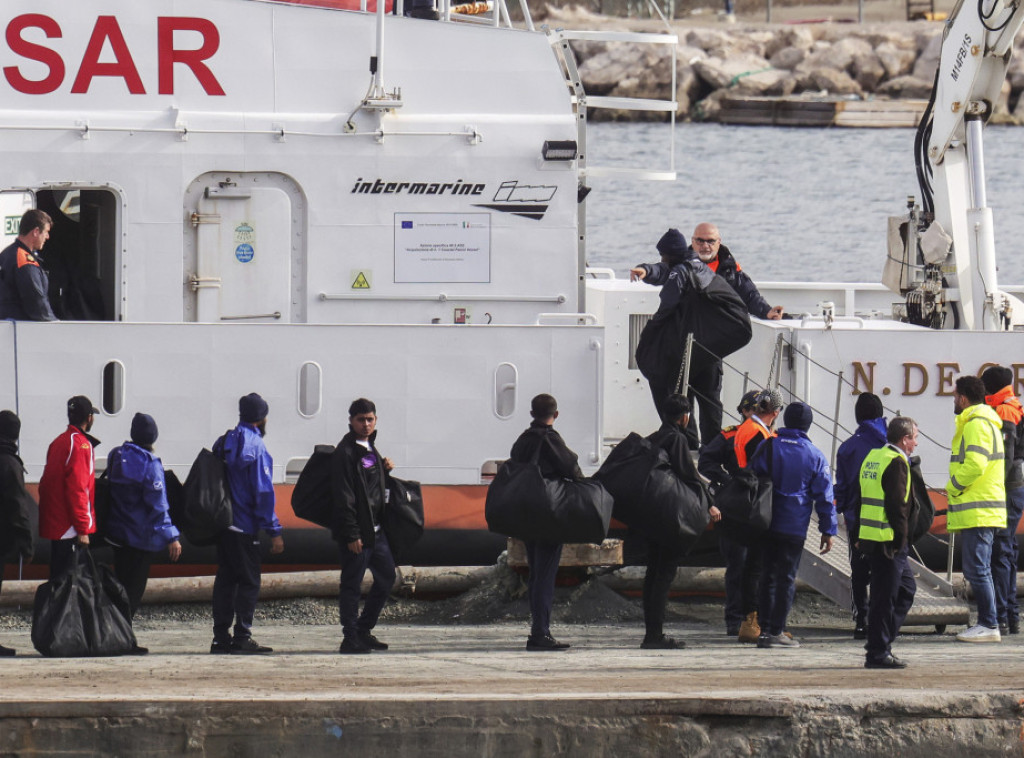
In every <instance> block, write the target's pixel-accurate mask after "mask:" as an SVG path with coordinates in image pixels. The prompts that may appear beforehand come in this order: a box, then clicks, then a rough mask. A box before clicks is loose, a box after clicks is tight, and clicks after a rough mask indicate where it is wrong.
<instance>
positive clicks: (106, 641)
mask: <svg viewBox="0 0 1024 758" xmlns="http://www.w3.org/2000/svg"><path fill="white" fill-rule="evenodd" d="M128 617H129V611H128V596H127V595H126V594H125V591H124V587H122V586H121V584H120V582H118V581H117V579H116V578H115V577H114V575H113V573H112V572H111V571H110V569H109V568H107V567H106V566H97V565H96V563H95V562H94V561H93V558H92V555H91V554H90V553H89V551H88V550H76V556H75V560H74V561H73V563H72V567H71V569H70V570H69V571H68V572H67V573H66V574H64V575H63V576H59V577H57V578H56V579H51V580H50V581H48V582H45V583H43V584H41V585H39V589H37V590H36V596H35V604H34V608H33V612H32V645H33V646H34V647H35V649H36V650H38V651H39V652H40V653H41V654H42V655H44V656H46V657H48V658H82V657H88V656H103V655H124V654H125V653H128V652H131V650H132V649H134V648H135V645H136V643H135V634H134V633H133V632H132V625H131V622H129V621H128Z"/></svg>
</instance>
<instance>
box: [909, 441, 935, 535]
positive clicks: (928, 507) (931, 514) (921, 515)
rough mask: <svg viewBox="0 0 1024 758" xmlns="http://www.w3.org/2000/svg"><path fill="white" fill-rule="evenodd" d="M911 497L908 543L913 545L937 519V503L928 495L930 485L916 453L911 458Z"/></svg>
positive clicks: (926, 532)
mask: <svg viewBox="0 0 1024 758" xmlns="http://www.w3.org/2000/svg"><path fill="white" fill-rule="evenodd" d="M910 497H911V507H910V524H909V526H910V528H909V531H910V534H908V535H907V544H909V545H913V544H914V543H915V542H917V541H918V540H919V539H921V538H922V537H924V536H925V535H926V534H928V532H929V531H930V530H931V528H932V522H933V521H935V504H934V503H932V499H931V497H929V496H928V485H927V484H925V481H924V475H923V474H922V473H921V458H920V457H919V456H916V455H915V456H913V457H912V458H911V459H910Z"/></svg>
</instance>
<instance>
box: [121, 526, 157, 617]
mask: <svg viewBox="0 0 1024 758" xmlns="http://www.w3.org/2000/svg"><path fill="white" fill-rule="evenodd" d="M155 555H156V554H155V553H152V552H150V551H149V550H139V549H137V548H134V547H128V546H127V545H124V546H116V547H114V575H115V576H116V577H117V581H119V582H120V583H121V586H123V587H124V591H125V592H126V593H127V595H128V610H129V612H130V614H131V615H130V616H129V617H128V620H129V621H132V620H133V619H134V618H135V611H137V610H138V609H139V606H140V605H141V604H142V596H143V595H144V594H145V592H146V583H147V582H149V567H150V566H151V565H152V563H153V557H154V556H155Z"/></svg>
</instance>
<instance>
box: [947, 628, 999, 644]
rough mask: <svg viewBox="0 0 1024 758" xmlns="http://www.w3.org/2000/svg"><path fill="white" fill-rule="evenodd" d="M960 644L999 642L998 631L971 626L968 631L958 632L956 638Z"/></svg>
mask: <svg viewBox="0 0 1024 758" xmlns="http://www.w3.org/2000/svg"><path fill="white" fill-rule="evenodd" d="M956 638H957V639H958V640H960V641H961V642H1000V641H1001V640H1002V637H1000V636H999V630H998V629H989V628H988V627H987V626H981V625H978V626H972V627H971V628H970V629H967V630H965V631H962V632H960V634H958V635H957V636H956Z"/></svg>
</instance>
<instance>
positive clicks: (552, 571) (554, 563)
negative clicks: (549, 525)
mask: <svg viewBox="0 0 1024 758" xmlns="http://www.w3.org/2000/svg"><path fill="white" fill-rule="evenodd" d="M525 544H526V562H527V564H528V565H529V566H530V580H529V583H528V584H527V595H528V597H529V600H530V635H531V636H532V637H544V636H546V635H549V634H551V606H552V605H554V602H555V577H556V576H557V575H558V562H559V561H560V560H561V558H562V545H561V544H560V543H554V542H535V541H529V542H526V543H525Z"/></svg>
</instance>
